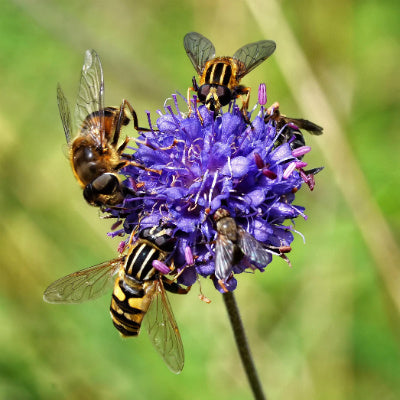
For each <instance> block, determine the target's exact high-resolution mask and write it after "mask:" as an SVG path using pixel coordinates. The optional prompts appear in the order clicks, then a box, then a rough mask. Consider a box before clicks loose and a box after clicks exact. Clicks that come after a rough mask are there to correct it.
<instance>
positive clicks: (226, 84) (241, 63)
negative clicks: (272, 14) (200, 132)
mask: <svg viewBox="0 0 400 400" xmlns="http://www.w3.org/2000/svg"><path fill="white" fill-rule="evenodd" d="M183 45H184V47H185V50H186V53H187V55H188V56H189V59H190V61H191V62H192V64H193V66H194V68H195V70H196V71H197V73H198V74H199V77H200V82H199V84H197V81H196V77H193V79H192V82H193V86H192V87H190V88H189V89H188V93H187V96H188V102H189V109H190V110H191V105H190V101H189V97H190V92H191V91H195V92H197V96H198V99H199V101H200V102H202V103H203V104H205V106H206V107H207V108H208V109H209V110H210V111H214V112H215V114H217V113H218V111H219V110H220V108H221V107H222V106H225V105H227V104H228V103H229V102H230V101H231V100H233V99H236V98H238V97H241V96H245V99H244V100H243V98H242V97H241V98H242V112H243V115H244V116H245V118H247V113H246V111H247V108H248V105H249V100H250V88H249V87H246V86H243V85H240V84H239V82H240V80H241V79H242V78H243V77H244V76H245V75H247V74H248V73H249V72H250V71H252V70H253V69H254V68H256V67H257V66H258V65H260V64H261V63H262V62H263V61H264V60H266V59H267V58H268V57H269V56H270V55H271V54H272V53H273V52H274V51H275V48H276V44H275V42H274V41H272V40H260V41H259V42H255V43H249V44H246V45H245V46H243V47H241V48H240V49H239V50H237V51H236V53H235V54H234V55H233V57H215V48H214V45H213V44H212V43H211V41H210V40H208V39H207V38H206V37H204V36H203V35H201V34H200V33H197V32H190V33H188V34H186V35H185V37H184V39H183Z"/></svg>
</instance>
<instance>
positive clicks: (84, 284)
mask: <svg viewBox="0 0 400 400" xmlns="http://www.w3.org/2000/svg"><path fill="white" fill-rule="evenodd" d="M123 261H124V257H120V258H117V259H115V260H111V261H107V262H104V263H101V264H98V265H94V266H93V267H90V268H86V269H83V270H81V271H78V272H74V273H72V274H70V275H67V276H64V277H63V278H60V279H58V280H57V281H55V282H53V283H52V284H51V285H50V286H49V287H48V288H47V289H46V290H45V292H44V294H43V299H44V300H45V301H46V302H48V303H82V302H84V301H87V300H92V299H95V298H97V297H100V296H102V295H103V294H105V293H106V292H107V291H108V290H109V289H110V288H112V286H113V284H114V281H115V277H114V275H115V274H116V272H117V271H118V270H119V268H120V267H121V265H122V264H123Z"/></svg>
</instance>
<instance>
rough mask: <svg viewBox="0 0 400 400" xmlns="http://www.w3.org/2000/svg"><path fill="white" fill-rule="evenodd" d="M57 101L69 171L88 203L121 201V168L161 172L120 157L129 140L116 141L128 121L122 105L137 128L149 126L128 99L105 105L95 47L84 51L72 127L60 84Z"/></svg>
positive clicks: (142, 129) (112, 203)
mask: <svg viewBox="0 0 400 400" xmlns="http://www.w3.org/2000/svg"><path fill="white" fill-rule="evenodd" d="M57 101H58V108H59V110H60V116H61V121H62V124H63V127H64V132H65V137H66V139H67V143H68V146H69V159H70V162H71V167H72V171H73V173H74V175H75V178H76V179H77V181H78V182H79V184H80V185H81V187H82V188H83V195H84V198H85V199H86V201H87V202H88V203H89V204H91V205H95V206H103V205H104V206H114V205H116V204H120V203H121V202H122V200H123V199H124V197H125V195H126V191H129V190H128V189H127V188H126V187H125V186H123V185H122V184H121V182H120V179H119V177H118V175H117V174H116V172H118V171H119V170H120V169H121V168H124V167H126V166H128V165H134V166H137V167H139V168H143V169H145V170H147V171H149V172H153V173H161V172H160V171H157V170H153V169H148V168H145V167H143V166H141V165H139V164H138V163H136V162H135V161H133V160H129V157H128V155H126V156H123V151H124V150H125V149H126V146H127V144H128V142H129V141H130V138H128V137H127V138H125V139H124V141H123V142H122V143H121V144H118V142H119V138H120V131H121V128H122V127H123V126H124V125H127V124H128V123H129V121H130V119H129V118H128V116H127V115H126V111H125V108H128V109H129V112H130V114H131V116H132V119H133V124H134V127H135V129H136V130H138V131H148V130H149V129H147V128H140V127H139V126H138V119H137V115H136V112H135V110H134V109H133V107H132V106H131V104H130V103H129V102H128V101H127V100H123V101H122V103H121V106H120V107H119V108H116V107H105V106H104V78H103V68H102V66H101V62H100V59H99V56H98V55H97V53H96V52H95V51H94V50H86V53H85V60H84V64H83V67H82V73H81V79H80V84H79V90H78V97H77V101H76V106H75V115H74V116H75V123H76V127H75V129H73V127H72V123H71V114H70V111H69V106H68V102H67V99H66V97H65V95H64V93H63V91H62V89H61V86H60V85H58V87H57ZM73 131H77V132H78V135H77V136H76V137H75V138H73V137H72V134H73V133H74V132H73Z"/></svg>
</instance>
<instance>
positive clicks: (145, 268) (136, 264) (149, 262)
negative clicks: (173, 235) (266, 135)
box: [125, 243, 160, 282]
mask: <svg viewBox="0 0 400 400" xmlns="http://www.w3.org/2000/svg"><path fill="white" fill-rule="evenodd" d="M159 257H160V251H159V250H157V248H156V247H154V246H149V245H148V244H146V243H141V244H140V245H138V246H136V247H135V249H134V251H132V253H131V254H129V255H128V258H127V261H126V265H125V273H126V274H127V276H129V277H132V278H134V279H136V280H137V281H139V282H143V281H144V280H148V279H150V278H151V277H152V276H153V275H154V274H155V273H156V270H155V269H154V268H153V261H154V260H158V259H159Z"/></svg>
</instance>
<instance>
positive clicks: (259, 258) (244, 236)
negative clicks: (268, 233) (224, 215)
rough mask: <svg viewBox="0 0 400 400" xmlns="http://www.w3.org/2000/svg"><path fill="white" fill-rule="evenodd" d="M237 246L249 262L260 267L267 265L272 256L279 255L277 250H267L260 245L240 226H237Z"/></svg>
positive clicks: (264, 246) (267, 248)
mask: <svg viewBox="0 0 400 400" xmlns="http://www.w3.org/2000/svg"><path fill="white" fill-rule="evenodd" d="M238 244H239V248H240V250H242V252H243V253H244V254H245V255H246V256H247V257H248V258H250V260H251V261H253V262H256V263H258V264H261V265H267V264H269V263H270V262H271V261H272V254H276V255H278V256H279V255H280V252H279V250H278V249H273V248H269V247H268V246H266V245H264V244H262V243H261V242H259V241H258V240H257V239H255V238H254V237H253V236H252V235H250V233H248V232H246V231H245V230H244V229H243V228H242V227H240V226H238Z"/></svg>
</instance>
